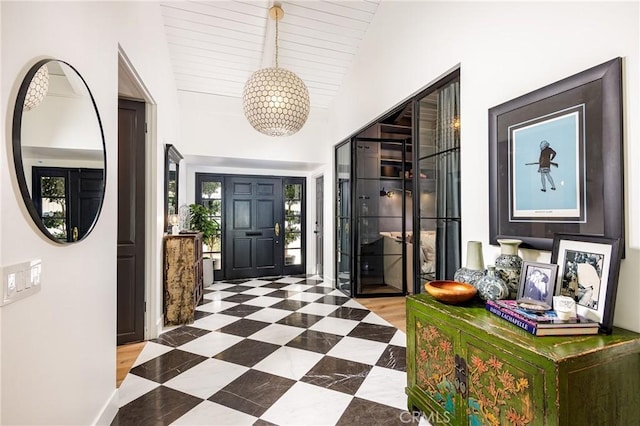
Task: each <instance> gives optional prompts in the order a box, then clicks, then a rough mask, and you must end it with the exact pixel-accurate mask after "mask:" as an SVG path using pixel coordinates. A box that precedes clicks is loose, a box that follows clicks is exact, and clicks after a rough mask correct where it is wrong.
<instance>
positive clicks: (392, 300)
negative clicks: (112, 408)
mask: <svg viewBox="0 0 640 426" xmlns="http://www.w3.org/2000/svg"><path fill="white" fill-rule="evenodd" d="M355 300H356V301H357V302H358V303H360V304H361V305H362V306H364V307H366V308H367V309H369V310H370V311H371V312H374V313H376V314H378V315H379V316H381V317H382V318H383V319H385V320H386V321H388V322H390V323H391V324H393V325H394V326H395V327H396V328H398V329H399V330H402V331H404V332H406V311H405V303H406V298H405V297H372V298H362V299H355ZM145 344H146V342H140V343H132V344H129V345H122V346H118V347H117V348H116V387H119V386H120V384H121V383H122V381H123V380H124V378H125V376H126V375H127V373H129V370H131V366H132V365H133V363H134V362H135V360H136V358H138V355H139V354H140V352H142V349H143V348H144V345H145Z"/></svg>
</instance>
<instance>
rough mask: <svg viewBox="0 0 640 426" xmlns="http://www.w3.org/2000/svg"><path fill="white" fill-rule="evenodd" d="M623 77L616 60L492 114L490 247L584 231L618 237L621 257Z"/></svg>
mask: <svg viewBox="0 0 640 426" xmlns="http://www.w3.org/2000/svg"><path fill="white" fill-rule="evenodd" d="M621 76H622V59H621V58H615V59H612V60H610V61H608V62H605V63H603V64H600V65H597V66H595V67H593V68H590V69H588V70H585V71H582V72H580V73H578V74H575V75H573V76H571V77H568V78H565V79H563V80H560V81H558V82H555V83H553V84H550V85H548V86H545V87H543V88H541V89H538V90H535V91H533V92H530V93H527V94H525V95H523V96H520V97H518V98H516V99H513V100H511V101H508V102H505V103H503V104H501V105H498V106H495V107H493V108H491V109H490V110H489V241H490V243H491V244H494V245H497V244H498V242H497V240H498V239H502V238H515V239H520V240H522V246H521V247H523V248H532V249H538V250H551V248H552V245H553V236H554V234H556V233H564V234H577V233H584V234H589V235H599V236H603V237H608V238H619V239H620V241H621V244H620V249H621V253H622V256H623V257H624V177H623V173H624V171H623V163H624V161H623V147H622V136H623V132H622V77H621ZM605 166H606V167H605Z"/></svg>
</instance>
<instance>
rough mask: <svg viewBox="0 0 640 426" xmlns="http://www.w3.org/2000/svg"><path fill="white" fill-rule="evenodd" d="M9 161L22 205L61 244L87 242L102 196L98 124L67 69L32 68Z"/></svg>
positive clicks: (80, 83) (53, 63)
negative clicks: (13, 167)
mask: <svg viewBox="0 0 640 426" xmlns="http://www.w3.org/2000/svg"><path fill="white" fill-rule="evenodd" d="M13 157H14V163H15V166H16V177H17V178H18V185H19V187H20V192H21V194H22V198H23V200H24V203H25V205H26V207H27V210H28V211H29V214H30V215H31V217H32V218H33V220H34V222H35V224H36V225H37V226H38V228H39V229H40V230H41V231H42V232H43V233H44V234H45V235H46V236H47V237H48V238H50V239H51V240H53V241H55V242H59V243H66V242H74V241H79V240H82V239H83V238H85V237H86V236H87V235H88V234H89V232H91V229H92V228H93V226H94V224H95V222H96V220H97V218H98V215H99V213H100V209H101V206H102V200H103V197H104V187H105V165H106V158H105V145H104V136H103V132H102V124H101V122H100V117H99V114H98V110H97V108H96V105H95V101H94V99H93V96H92V95H91V92H90V91H89V88H88V87H87V84H86V82H85V81H84V79H83V78H82V77H81V76H80V74H79V73H78V72H77V71H76V70H75V69H74V68H73V67H72V66H71V65H69V64H67V63H66V62H63V61H57V60H43V61H40V62H38V63H37V64H35V65H34V66H33V67H32V68H31V69H30V70H29V72H27V75H26V77H25V79H24V81H23V82H22V84H21V86H20V89H19V91H18V97H17V100H16V106H15V109H14V115H13Z"/></svg>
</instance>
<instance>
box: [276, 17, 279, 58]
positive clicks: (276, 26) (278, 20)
mask: <svg viewBox="0 0 640 426" xmlns="http://www.w3.org/2000/svg"><path fill="white" fill-rule="evenodd" d="M278 21H279V19H278V14H277V13H276V68H278Z"/></svg>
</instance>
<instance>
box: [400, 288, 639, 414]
mask: <svg viewBox="0 0 640 426" xmlns="http://www.w3.org/2000/svg"><path fill="white" fill-rule="evenodd" d="M638 371H640V334H638V333H633V332H630V331H627V330H623V329H620V328H616V329H614V332H613V334H611V335H608V336H607V335H602V334H597V335H591V336H586V335H585V336H578V337H569V336H558V337H556V336H550V337H545V338H538V337H536V336H533V335H531V334H529V333H527V332H526V331H524V330H521V329H520V328H518V327H516V326H515V325H512V324H509V323H508V322H507V321H505V320H503V319H501V318H498V317H497V316H496V315H494V314H492V313H490V312H488V311H487V310H486V308H485V305H484V304H483V303H472V304H471V305H470V306H464V307H463V306H455V305H447V304H442V303H439V302H437V301H436V300H435V299H434V298H433V297H432V296H430V295H428V294H420V295H413V296H408V297H407V388H406V393H407V395H408V402H407V405H408V408H409V410H410V411H414V410H421V411H423V412H424V413H425V417H426V418H438V419H441V422H443V423H447V424H455V425H462V424H465V425H466V424H488V425H506V424H520V425H524V424H532V425H551V424H553V425H573V424H603V425H604V424H610V425H614V424H620V425H622V424H635V423H636V422H637V420H638V418H640V393H638V392H636V390H637V389H639V388H640V375H639V374H638ZM443 419H446V420H447V421H446V422H445V421H444V420H443Z"/></svg>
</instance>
